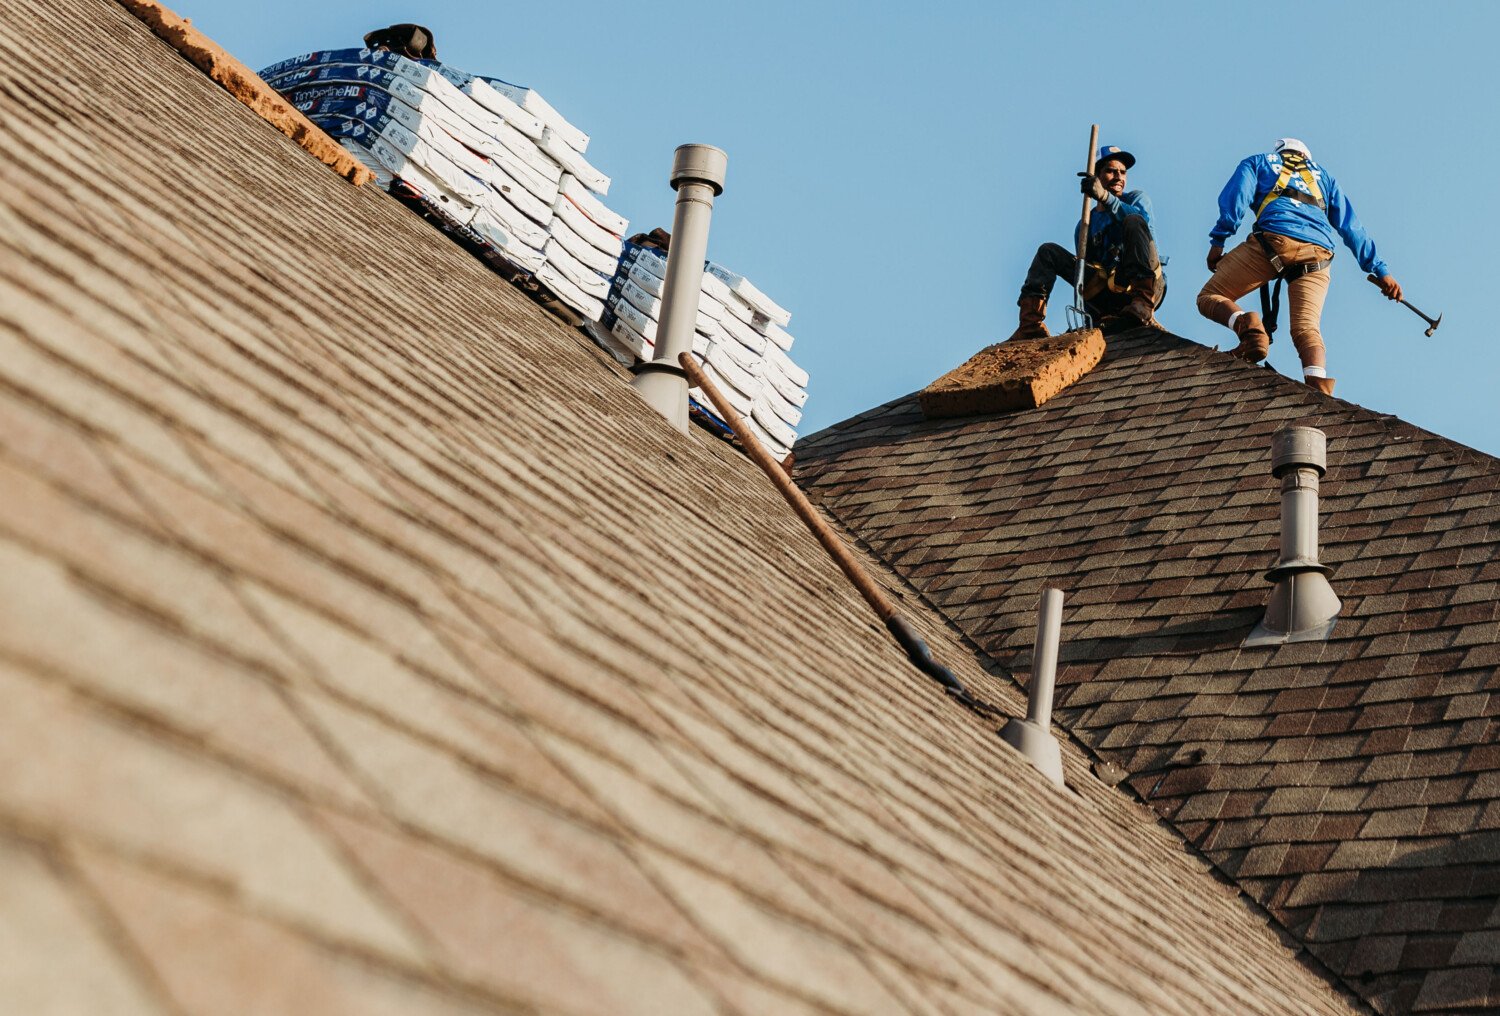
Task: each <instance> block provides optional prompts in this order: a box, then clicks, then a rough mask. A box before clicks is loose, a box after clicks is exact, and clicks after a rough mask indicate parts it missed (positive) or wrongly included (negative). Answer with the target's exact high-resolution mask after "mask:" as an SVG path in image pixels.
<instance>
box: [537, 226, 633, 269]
mask: <svg viewBox="0 0 1500 1016" xmlns="http://www.w3.org/2000/svg"><path fill="white" fill-rule="evenodd" d="M551 229H552V236H553V239H555V240H557V241H558V242H559V243H561V244H562V245H563V246H564V247H566V248H567V249H568V253H569V254H571V255H573V256H574V257H575V258H577V259H578V260H579V261H582V262H583V263H584V264H586V265H588V266H589V268H590V269H592V270H593V271H596V272H598V273H600V274H601V275H603V276H604V277H605V278H606V279H608V278H612V277H613V276H614V273H615V267H616V264H617V262H616V261H615V255H614V254H611V253H610V252H608V251H602V250H600V249H599V248H597V247H595V246H594V245H593V244H591V243H588V242H587V241H586V240H584V239H583V238H582V237H580V236H579V235H578V234H577V233H575V232H573V230H571V229H569V228H568V224H567V222H566V221H564V220H563V219H561V218H555V219H553V220H552V223H551Z"/></svg>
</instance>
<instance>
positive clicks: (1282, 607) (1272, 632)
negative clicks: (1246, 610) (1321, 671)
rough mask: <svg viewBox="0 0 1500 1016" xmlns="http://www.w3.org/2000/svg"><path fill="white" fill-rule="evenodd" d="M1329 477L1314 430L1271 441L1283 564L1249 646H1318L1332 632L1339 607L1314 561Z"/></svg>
mask: <svg viewBox="0 0 1500 1016" xmlns="http://www.w3.org/2000/svg"><path fill="white" fill-rule="evenodd" d="M1327 471H1328V440H1327V438H1326V437H1324V435H1323V432H1322V431H1321V430H1318V429H1317V428H1316V427H1287V428H1285V429H1283V430H1280V431H1277V432H1276V434H1275V436H1274V437H1272V438H1271V475H1273V476H1275V477H1277V478H1279V479H1280V480H1281V560H1279V561H1277V562H1276V566H1275V567H1274V568H1272V569H1271V570H1270V571H1268V572H1266V579H1267V581H1269V582H1271V583H1273V584H1274V588H1273V589H1272V590H1271V599H1270V602H1269V603H1268V604H1267V605H1266V616H1265V617H1264V618H1262V619H1261V622H1260V624H1258V625H1256V626H1255V630H1254V631H1252V632H1251V633H1250V637H1249V638H1247V639H1245V645H1247V646H1270V645H1279V644H1281V643H1283V642H1317V641H1321V640H1323V639H1326V638H1328V636H1329V635H1330V634H1331V633H1332V632H1333V625H1334V622H1335V621H1337V620H1338V615H1339V611H1340V610H1341V609H1342V608H1343V604H1342V603H1340V602H1339V598H1338V596H1336V595H1335V594H1334V591H1333V586H1331V585H1329V583H1328V576H1329V575H1330V574H1332V573H1333V569H1332V568H1330V567H1328V566H1327V565H1325V564H1323V563H1321V562H1320V561H1319V560H1318V480H1319V478H1321V477H1322V476H1323V474H1324V473H1325V472H1327Z"/></svg>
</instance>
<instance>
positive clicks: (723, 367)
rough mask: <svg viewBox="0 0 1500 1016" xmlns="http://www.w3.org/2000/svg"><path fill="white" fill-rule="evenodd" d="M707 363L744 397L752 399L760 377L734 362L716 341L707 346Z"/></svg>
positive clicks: (759, 384) (758, 387)
mask: <svg viewBox="0 0 1500 1016" xmlns="http://www.w3.org/2000/svg"><path fill="white" fill-rule="evenodd" d="M707 362H708V364H709V365H710V366H711V367H713V369H714V372H715V373H717V374H718V375H719V376H720V377H721V378H723V379H724V380H726V381H728V382H729V384H730V385H731V386H732V387H733V388H734V389H735V390H736V391H738V392H739V393H740V394H742V395H744V396H745V397H746V398H750V399H754V398H755V396H756V394H757V393H758V392H759V391H760V388H761V379H760V378H758V377H756V376H755V375H754V374H751V373H750V372H749V371H748V370H745V369H744V368H743V367H741V366H740V365H739V364H737V363H735V362H734V360H732V359H731V358H730V357H729V355H728V354H727V353H725V352H724V350H723V349H721V348H720V347H719V344H718V343H715V344H714V345H713V346H710V347H709V350H708V357H707Z"/></svg>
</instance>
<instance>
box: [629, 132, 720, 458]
mask: <svg viewBox="0 0 1500 1016" xmlns="http://www.w3.org/2000/svg"><path fill="white" fill-rule="evenodd" d="M728 166H729V156H727V155H725V154H724V152H723V151H722V150H721V149H718V148H715V147H714V146H713V145H681V146H679V147H678V149H677V151H676V152H675V153H674V155H673V157H672V179H671V183H672V189H673V190H675V191H676V192H677V209H676V211H675V212H674V214H673V216H672V244H671V246H670V247H669V248H668V249H667V278H666V282H665V283H664V284H663V288H662V294H661V317H660V320H659V321H658V323H657V328H656V358H655V359H653V360H650V361H648V362H646V363H643V364H640V365H639V366H638V367H636V369H635V372H636V373H635V380H634V381H632V382H631V385H632V386H633V387H634V388H635V390H636V392H637V393H638V394H639V395H640V396H641V398H643V399H645V400H646V402H648V403H649V404H650V405H651V406H652V408H654V409H655V410H656V411H657V412H658V413H660V414H661V415H662V416H665V417H666V418H667V421H668V422H669V423H671V424H672V426H674V427H676V428H677V429H678V430H680V431H682V432H683V433H684V434H686V433H687V429H688V383H687V374H685V373H684V372H683V369H682V366H681V365H680V364H679V363H678V362H677V358H678V356H679V355H680V354H682V353H691V352H692V350H693V329H694V327H695V326H696V323H697V320H698V297H699V295H700V294H701V293H702V291H703V264H704V262H705V261H707V260H708V224H709V220H710V219H711V218H712V217H713V210H714V198H716V197H718V196H719V195H720V194H722V193H724V175H725V171H726V170H727V169H728Z"/></svg>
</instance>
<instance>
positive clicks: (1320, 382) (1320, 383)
mask: <svg viewBox="0 0 1500 1016" xmlns="http://www.w3.org/2000/svg"><path fill="white" fill-rule="evenodd" d="M1302 381H1303V383H1304V384H1306V385H1307V387H1309V388H1316V389H1317V390H1318V391H1320V392H1322V393H1323V394H1324V395H1332V394H1333V378H1331V377H1305V378H1303V379H1302Z"/></svg>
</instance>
